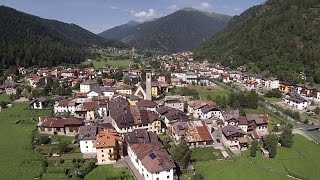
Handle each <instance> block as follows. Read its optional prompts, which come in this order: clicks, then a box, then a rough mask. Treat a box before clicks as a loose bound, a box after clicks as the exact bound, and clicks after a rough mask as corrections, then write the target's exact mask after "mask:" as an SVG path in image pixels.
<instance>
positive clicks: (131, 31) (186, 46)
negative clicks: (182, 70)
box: [99, 8, 231, 52]
mask: <svg viewBox="0 0 320 180" xmlns="http://www.w3.org/2000/svg"><path fill="white" fill-rule="evenodd" d="M230 18H231V17H230V16H227V15H221V14H217V13H215V14H211V13H206V12H203V11H200V10H197V9H190V8H187V9H180V10H177V11H175V12H174V13H172V14H169V15H167V16H164V17H161V18H158V19H156V20H154V21H149V22H144V23H141V24H139V25H136V26H130V27H129V26H128V25H127V24H124V25H120V26H117V27H114V28H111V29H109V30H106V31H104V32H102V33H100V34H99V35H100V36H102V37H105V38H111V39H117V40H122V41H123V42H125V43H128V44H130V45H131V46H134V47H136V48H138V49H142V50H153V51H165V52H177V51H184V50H191V49H192V48H194V47H196V46H197V45H199V44H200V43H202V42H203V41H204V40H206V39H207V38H209V37H211V36H212V35H214V34H215V33H216V32H218V31H220V30H221V29H222V28H224V26H225V25H226V24H227V21H228V20H229V19H230ZM186 37H188V38H186Z"/></svg>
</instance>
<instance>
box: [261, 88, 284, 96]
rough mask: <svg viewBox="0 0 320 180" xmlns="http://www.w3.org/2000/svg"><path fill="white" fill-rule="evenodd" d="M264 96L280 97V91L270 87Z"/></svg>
mask: <svg viewBox="0 0 320 180" xmlns="http://www.w3.org/2000/svg"><path fill="white" fill-rule="evenodd" d="M264 96H265V97H267V98H273V97H274V98H281V97H282V93H281V91H280V90H279V89H271V90H270V91H268V92H267V93H266V94H265V95H264Z"/></svg>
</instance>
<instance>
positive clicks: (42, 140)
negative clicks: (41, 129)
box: [37, 135, 51, 144]
mask: <svg viewBox="0 0 320 180" xmlns="http://www.w3.org/2000/svg"><path fill="white" fill-rule="evenodd" d="M50 142H51V139H50V138H49V137H48V136H46V135H39V136H38V139H37V143H38V144H49V143H50Z"/></svg>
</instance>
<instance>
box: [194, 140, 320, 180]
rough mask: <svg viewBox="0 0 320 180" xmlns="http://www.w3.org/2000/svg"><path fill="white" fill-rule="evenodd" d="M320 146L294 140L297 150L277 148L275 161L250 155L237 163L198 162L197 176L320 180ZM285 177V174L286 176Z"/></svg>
mask: <svg viewBox="0 0 320 180" xmlns="http://www.w3.org/2000/svg"><path fill="white" fill-rule="evenodd" d="M319 152H320V145H319V144H315V143H313V142H311V141H308V140H306V139H305V138H304V137H302V136H298V135H296V136H294V147H293V148H284V147H278V148H277V156H276V158H275V159H269V158H265V157H263V156H262V155H261V154H260V153H257V157H255V158H253V157H249V151H247V152H244V153H243V155H241V156H240V157H238V158H236V159H235V160H233V161H225V160H223V161H217V160H209V161H197V162H195V163H193V164H194V167H195V169H196V172H197V173H200V174H201V175H202V176H203V177H204V178H205V179H231V180H232V179H236V180H242V179H243V180H246V179H262V180H264V179H266V180H268V179H291V178H289V177H288V176H286V174H290V175H291V176H294V177H297V178H300V179H318V178H319V177H320V167H319V166H318V164H319V161H320V154H319ZM283 173H284V174H283Z"/></svg>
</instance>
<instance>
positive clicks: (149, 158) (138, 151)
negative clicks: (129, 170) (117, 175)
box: [125, 131, 176, 180]
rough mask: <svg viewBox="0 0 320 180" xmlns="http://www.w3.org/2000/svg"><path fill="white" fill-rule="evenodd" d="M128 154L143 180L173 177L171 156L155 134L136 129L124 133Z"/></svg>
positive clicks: (170, 179) (160, 179)
mask: <svg viewBox="0 0 320 180" xmlns="http://www.w3.org/2000/svg"><path fill="white" fill-rule="evenodd" d="M125 140H126V142H127V144H128V149H127V150H128V156H129V157H130V160H131V162H132V163H133V165H134V166H135V168H136V169H137V170H138V172H139V173H140V174H141V176H142V177H143V178H144V179H145V180H162V179H169V180H173V179H174V173H175V168H176V166H175V164H174V160H173V158H172V157H171V156H170V155H169V153H168V152H167V150H166V149H165V148H164V147H163V145H162V144H161V142H159V141H158V138H157V136H156V134H154V133H152V132H147V131H136V132H132V133H127V134H125Z"/></svg>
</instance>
